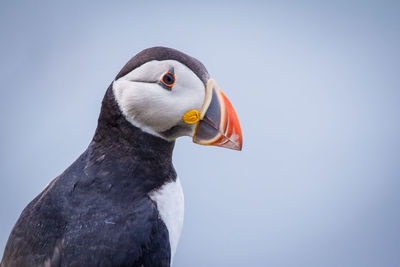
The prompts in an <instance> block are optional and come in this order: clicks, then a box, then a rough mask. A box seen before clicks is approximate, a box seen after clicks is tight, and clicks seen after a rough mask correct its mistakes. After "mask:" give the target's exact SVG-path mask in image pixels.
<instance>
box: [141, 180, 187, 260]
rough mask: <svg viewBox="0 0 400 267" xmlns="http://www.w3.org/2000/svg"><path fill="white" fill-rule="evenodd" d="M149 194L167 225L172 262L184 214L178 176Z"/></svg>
mask: <svg viewBox="0 0 400 267" xmlns="http://www.w3.org/2000/svg"><path fill="white" fill-rule="evenodd" d="M149 196H150V198H151V199H152V200H153V201H155V202H156V203H157V209H158V212H159V213H160V216H161V219H162V220H163V222H164V223H165V225H166V226H167V229H168V233H169V243H170V246H171V264H172V259H173V257H174V254H175V251H176V247H177V246H178V241H179V237H180V235H181V230H182V225H183V214H184V199H183V191H182V185H181V181H180V180H179V177H178V178H176V181H175V182H169V183H167V184H165V185H163V186H162V187H161V188H160V189H158V190H156V191H153V192H151V193H150V195H149Z"/></svg>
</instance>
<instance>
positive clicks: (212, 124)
mask: <svg viewBox="0 0 400 267" xmlns="http://www.w3.org/2000/svg"><path fill="white" fill-rule="evenodd" d="M180 136H191V137H192V138H193V142H195V143H198V144H202V145H214V146H220V147H226V148H231V149H235V150H241V148H242V133H241V129H240V125H239V121H238V118H237V115H236V113H235V111H234V109H233V107H232V105H231V103H230V102H229V100H228V99H227V97H226V96H225V95H224V94H223V93H222V91H221V90H220V89H219V88H218V86H217V84H216V83H215V81H214V80H212V79H210V77H209V74H208V72H207V70H206V69H205V67H204V66H203V64H201V63H200V62H199V61H198V60H196V59H195V58H192V57H190V56H188V55H186V54H184V53H182V52H179V51H177V50H174V49H171V48H165V47H153V48H149V49H146V50H143V51H142V52H140V53H139V54H137V55H136V56H134V57H133V58H132V59H131V60H130V61H129V62H128V63H127V64H126V65H125V66H124V67H123V68H122V70H121V71H120V72H119V73H118V75H117V76H116V78H115V79H114V81H113V82H112V83H111V85H110V86H109V87H108V89H107V91H106V94H105V96H104V99H103V102H102V107H101V112H100V116H99V119H98V125H97V129H96V131H95V134H94V137H93V140H92V141H91V143H90V144H89V146H88V148H87V149H86V151H84V152H83V153H82V155H81V156H80V157H79V158H78V159H77V160H76V161H75V162H74V163H73V164H72V165H71V166H70V167H68V168H67V169H66V170H65V171H64V172H63V173H62V174H61V175H60V176H58V177H56V178H55V179H54V180H53V181H52V182H50V184H49V185H48V186H47V187H46V188H45V189H44V190H43V191H42V192H41V193H40V194H39V195H38V196H37V197H36V198H35V199H33V200H32V201H31V202H30V203H29V204H28V206H27V207H26V208H25V209H24V210H23V212H22V214H21V216H20V217H19V219H18V221H17V222H16V224H15V226H14V228H13V230H12V232H11V234H10V237H9V239H8V242H7V245H6V248H5V251H4V255H3V259H2V261H1V266H2V267H5V266H170V265H171V264H172V259H173V255H174V253H175V251H176V247H177V244H178V240H179V237H180V232H181V228H182V224H183V209H184V206H183V205H184V204H183V192H182V187H181V183H180V180H179V178H178V177H177V174H176V172H175V169H174V167H173V165H172V150H173V148H174V144H175V139H176V138H178V137H180Z"/></svg>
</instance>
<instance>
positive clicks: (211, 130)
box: [112, 47, 242, 150]
mask: <svg viewBox="0 0 400 267" xmlns="http://www.w3.org/2000/svg"><path fill="white" fill-rule="evenodd" d="M112 90H113V93H114V97H115V100H116V102H117V103H118V106H119V108H120V110H121V112H122V114H123V115H124V116H125V118H126V120H127V121H128V122H130V123H131V124H133V125H134V126H136V127H138V128H140V129H141V130H143V131H145V132H147V133H150V134H152V135H155V136H158V137H160V138H163V139H166V140H168V141H173V140H175V139H176V138H178V137H180V136H191V137H192V138H193V142H195V143H197V144H201V145H215V146H220V147H226V148H231V149H235V150H241V149H242V133H241V129H240V124H239V120H238V117H237V115H236V112H235V110H234V109H233V107H232V104H231V103H230V102H229V100H228V98H227V97H226V96H225V94H224V93H223V92H222V91H221V90H220V89H219V87H218V85H217V83H216V82H215V81H214V80H213V79H211V78H210V77H209V74H208V72H207V70H206V68H205V67H204V66H203V64H201V63H200V62H199V61H198V60H196V59H195V58H192V57H190V56H188V55H186V54H184V53H182V52H179V51H177V50H174V49H171V48H165V47H153V48H149V49H146V50H144V51H142V52H140V53H139V54H137V55H136V56H135V57H133V58H132V59H131V60H130V61H129V62H128V63H127V64H126V65H125V67H124V68H123V69H122V70H121V71H120V73H119V74H118V75H117V77H116V78H115V80H114V82H113V84H112Z"/></svg>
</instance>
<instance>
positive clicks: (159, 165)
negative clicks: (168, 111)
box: [86, 86, 176, 191]
mask: <svg viewBox="0 0 400 267" xmlns="http://www.w3.org/2000/svg"><path fill="white" fill-rule="evenodd" d="M174 145H175V142H174V141H172V142H169V141H166V140H164V139H162V138H160V137H157V136H153V135H151V134H149V133H146V132H144V131H142V130H141V129H139V128H137V127H135V126H134V125H132V124H131V123H130V122H128V121H127V120H126V119H125V117H124V116H123V114H122V113H121V111H120V109H119V107H118V104H117V102H116V100H115V98H114V93H113V90H112V87H111V86H110V87H109V88H108V90H107V92H106V95H105V96H104V99H103V102H102V107H101V112H100V116H99V120H98V125H97V129H96V132H95V135H94V137H93V140H92V142H91V144H90V145H89V148H88V150H87V156H86V157H87V159H86V160H87V162H96V164H95V165H97V167H96V171H97V172H98V171H99V168H110V166H111V168H112V173H111V174H110V175H108V176H107V177H104V179H112V180H113V182H115V181H116V180H124V179H125V180H129V181H130V183H131V182H134V181H136V182H135V184H136V185H135V186H144V188H143V190H144V191H151V190H153V189H154V188H157V187H160V186H162V185H163V184H164V183H166V182H167V181H170V180H175V179H176V172H175V170H174V167H173V165H172V152H173V149H174ZM100 161H101V162H100ZM107 166H108V167H107ZM88 171H89V170H88ZM143 180H145V183H143Z"/></svg>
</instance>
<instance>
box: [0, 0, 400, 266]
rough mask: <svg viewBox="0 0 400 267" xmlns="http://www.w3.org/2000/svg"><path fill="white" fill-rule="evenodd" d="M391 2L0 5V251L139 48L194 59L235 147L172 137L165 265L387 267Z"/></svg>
mask: <svg viewBox="0 0 400 267" xmlns="http://www.w3.org/2000/svg"><path fill="white" fill-rule="evenodd" d="M399 14H400V4H399V2H397V1H264V2H261V1H260V2H250V1H246V4H244V2H243V3H240V2H238V1H234V2H231V1H224V2H220V3H219V4H216V3H214V2H211V1H209V2H207V1H201V2H198V3H187V2H183V1H182V2H176V1H155V2H153V1H152V2H151V3H150V1H84V2H83V1H68V2H67V1H64V3H59V2H57V3H56V2H54V1H47V2H46V1H25V2H19V3H17V1H2V2H1V4H0V33H1V42H0V58H1V60H0V82H1V85H2V86H1V95H2V97H1V99H2V104H1V105H0V125H1V131H0V147H1V150H0V160H1V161H0V162H1V165H0V190H1V193H0V214H1V220H0V256H1V255H2V253H3V249H4V246H5V243H6V240H7V238H8V235H9V233H10V231H11V228H12V226H13V224H14V223H15V221H16V220H17V218H18V216H19V214H20V212H21V211H22V209H23V208H24V207H25V206H26V205H27V203H28V202H29V201H30V200H31V199H33V198H34V197H35V196H36V195H37V194H38V193H39V192H40V191H41V190H42V189H43V187H44V186H45V185H46V184H47V183H48V182H49V181H50V180H51V179H53V178H54V177H56V176H57V175H59V174H60V173H61V172H62V171H63V170H64V169H65V168H66V167H68V166H69V165H70V164H71V163H72V162H73V161H74V160H75V159H76V158H77V157H78V156H79V155H80V153H82V152H83V151H84V150H85V148H86V147H87V145H88V144H89V141H90V140H91V138H92V135H93V133H94V130H95V127H96V120H97V116H98V113H99V109H100V103H101V100H102V97H103V95H104V92H105V90H106V88H107V87H108V85H109V84H110V82H111V81H112V79H113V78H114V77H115V75H116V74H117V72H118V71H119V70H120V68H121V67H122V66H123V65H124V64H125V63H126V61H127V60H129V58H130V57H132V56H133V55H134V54H136V53H137V52H139V51H140V50H142V49H144V48H147V47H151V46H155V45H163V46H169V47H173V48H176V49H179V50H182V51H184V52H186V53H188V54H190V55H192V56H194V57H196V58H198V59H199V60H200V61H202V62H203V63H204V65H205V66H206V67H207V68H208V70H209V72H210V74H211V76H212V77H213V78H214V79H215V80H216V81H217V82H218V84H219V85H220V87H221V88H222V89H223V90H224V92H225V93H226V94H227V96H228V97H229V98H230V100H231V102H232V103H233V105H234V107H235V109H236V111H237V113H238V116H239V119H240V122H241V125H242V130H243V137H244V146H243V151H242V152H240V153H239V152H235V151H231V150H224V149H220V148H210V147H201V146H198V145H195V144H193V143H191V140H190V139H189V138H182V139H180V140H178V141H177V144H176V148H175V153H174V162H175V167H176V170H177V172H178V174H179V176H180V178H181V181H182V184H183V187H184V193H185V201H186V202H185V223H184V229H183V232H182V238H181V242H180V244H179V246H178V251H177V254H176V257H175V266H177V267H179V266H181V267H183V266H192V267H203V266H274V267H299V266H300V267H303V266H304V267H314V266H315V267H339V266H340V267H354V266H360V267H382V266H384V267H394V266H400V253H399V249H400V231H399V230H400V229H399V228H400V214H399V206H400V205H399V204H400V194H399V190H400V164H399V159H400V140H399V137H400V125H399V114H400V67H399V62H400V50H399V47H400V16H399Z"/></svg>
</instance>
